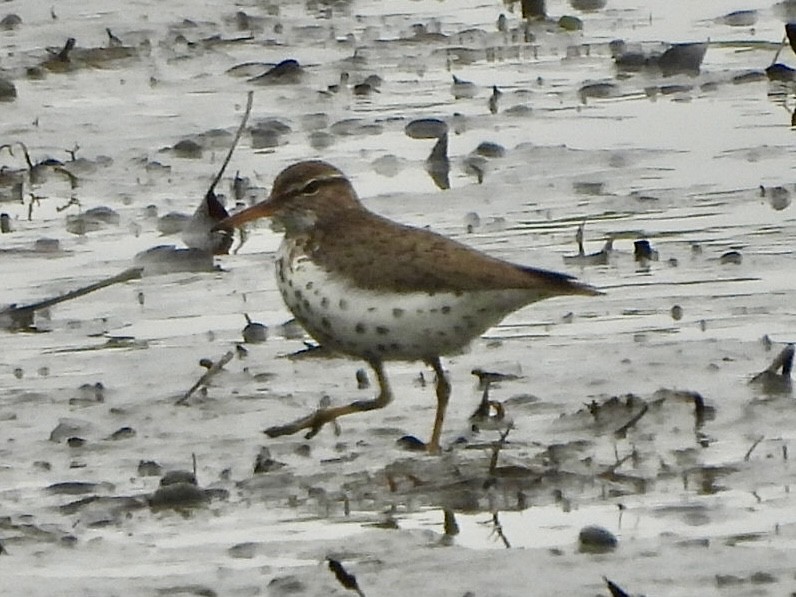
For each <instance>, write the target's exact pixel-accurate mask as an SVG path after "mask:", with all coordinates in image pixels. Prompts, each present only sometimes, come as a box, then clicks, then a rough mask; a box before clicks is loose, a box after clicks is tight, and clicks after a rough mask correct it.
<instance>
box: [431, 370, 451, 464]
mask: <svg viewBox="0 0 796 597" xmlns="http://www.w3.org/2000/svg"><path fill="white" fill-rule="evenodd" d="M426 364H428V366H429V367H431V368H432V369H433V370H434V373H435V375H436V377H437V414H436V416H435V417H434V430H433V431H432V432H431V440H430V441H429V442H428V444H427V446H426V449H427V450H428V452H429V453H430V454H436V453H438V452H439V436H440V435H441V434H442V423H443V422H444V421H445V409H447V408H448V400H449V399H450V397H451V384H450V382H448V378H447V377H446V376H445V372H444V371H443V370H442V363H440V362H439V357H434V358H433V359H428V360H427V361H426Z"/></svg>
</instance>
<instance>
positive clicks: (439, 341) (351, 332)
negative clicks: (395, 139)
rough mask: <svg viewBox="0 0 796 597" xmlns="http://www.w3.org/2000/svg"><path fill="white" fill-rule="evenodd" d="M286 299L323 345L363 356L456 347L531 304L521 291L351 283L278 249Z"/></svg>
mask: <svg viewBox="0 0 796 597" xmlns="http://www.w3.org/2000/svg"><path fill="white" fill-rule="evenodd" d="M276 274H277V285H278V287H279V291H280V292H281V294H282V298H283V299H284V301H285V304H287V306H288V307H289V308H290V310H291V311H292V312H293V314H294V315H295V316H296V319H297V320H298V321H299V322H300V323H301V324H302V326H304V328H305V329H306V330H307V332H308V333H309V334H310V335H311V336H312V337H313V338H315V339H316V340H317V341H318V342H319V343H320V344H321V345H322V346H325V347H327V348H330V349H333V350H338V351H340V352H344V353H347V354H350V355H355V356H359V357H363V358H366V359H367V358H376V359H392V360H419V359H426V358H431V357H435V356H440V355H448V354H455V353H457V352H461V350H462V349H464V348H465V347H466V346H467V345H468V344H469V343H470V341H471V340H473V339H474V338H476V337H478V336H480V335H481V334H483V333H484V332H485V331H486V330H487V329H489V328H490V327H492V326H493V325H495V324H497V323H498V322H500V321H501V320H502V319H503V318H504V317H505V316H506V315H507V314H508V313H510V312H512V311H514V310H515V309H518V308H519V307H521V306H523V305H525V304H527V303H529V302H532V301H533V300H534V299H533V296H532V293H529V292H528V291H527V290H505V291H480V292H466V293H452V292H450V293H444V292H437V293H434V294H430V293H421V292H417V293H401V294H388V293H379V292H376V291H373V290H361V289H353V288H352V287H350V286H348V285H345V284H344V283H343V282H342V281H341V280H340V279H338V278H335V277H334V276H330V275H329V274H328V273H327V272H325V271H323V270H321V269H320V268H318V267H316V266H315V265H313V263H312V262H311V261H310V260H309V259H308V258H306V257H304V256H299V257H297V258H295V259H293V260H292V261H291V260H290V256H289V255H288V254H287V252H286V250H285V247H284V245H283V247H282V248H281V249H280V251H279V254H278V256H277V261H276Z"/></svg>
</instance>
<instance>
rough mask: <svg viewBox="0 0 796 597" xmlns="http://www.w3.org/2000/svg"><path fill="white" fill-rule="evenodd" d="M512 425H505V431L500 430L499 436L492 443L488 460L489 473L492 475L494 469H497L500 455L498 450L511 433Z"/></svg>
mask: <svg viewBox="0 0 796 597" xmlns="http://www.w3.org/2000/svg"><path fill="white" fill-rule="evenodd" d="M512 429H513V427H512V426H511V425H509V426H508V427H506V429H505V431H503V432H501V434H500V438H498V440H497V441H496V442H494V443H493V444H492V458H491V459H490V460H489V474H490V475H494V474H495V469H497V463H498V457H499V456H500V450H501V448H503V446H505V445H506V438H507V437H508V436H509V433H511V430H512Z"/></svg>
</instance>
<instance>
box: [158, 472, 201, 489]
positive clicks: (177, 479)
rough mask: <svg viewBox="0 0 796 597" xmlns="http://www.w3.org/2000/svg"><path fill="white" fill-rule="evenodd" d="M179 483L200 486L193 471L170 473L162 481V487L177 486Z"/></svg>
mask: <svg viewBox="0 0 796 597" xmlns="http://www.w3.org/2000/svg"><path fill="white" fill-rule="evenodd" d="M177 483H187V484H189V485H198V483H197V482H196V475H194V474H193V473H192V472H191V471H168V472H167V473H166V474H164V475H163V477H161V479H160V486H161V487H165V486H167V485H175V484H177Z"/></svg>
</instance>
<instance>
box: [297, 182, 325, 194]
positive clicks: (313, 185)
mask: <svg viewBox="0 0 796 597" xmlns="http://www.w3.org/2000/svg"><path fill="white" fill-rule="evenodd" d="M320 189H321V183H320V181H318V180H311V181H309V182H308V183H307V184H305V185H304V188H303V189H301V194H302V195H314V194H315V193H317V192H318V191H319V190H320Z"/></svg>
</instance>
